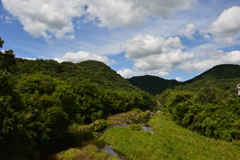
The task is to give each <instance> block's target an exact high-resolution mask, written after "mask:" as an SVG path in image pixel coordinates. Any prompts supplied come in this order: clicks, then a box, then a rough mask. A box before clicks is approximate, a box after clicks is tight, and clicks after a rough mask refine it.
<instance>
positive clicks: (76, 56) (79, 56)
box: [55, 51, 115, 64]
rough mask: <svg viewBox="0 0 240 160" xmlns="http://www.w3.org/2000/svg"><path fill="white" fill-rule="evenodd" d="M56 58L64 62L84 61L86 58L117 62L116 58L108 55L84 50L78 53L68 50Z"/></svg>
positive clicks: (111, 62)
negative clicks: (112, 58)
mask: <svg viewBox="0 0 240 160" xmlns="http://www.w3.org/2000/svg"><path fill="white" fill-rule="evenodd" d="M55 60H56V61H58V62H63V61H71V62H82V61H86V60H96V61H101V62H104V63H106V64H113V63H115V61H114V60H110V59H109V58H108V57H107V56H100V55H96V54H91V53H88V52H84V51H79V52H76V53H74V52H67V53H65V54H64V55H63V56H62V57H61V58H55Z"/></svg>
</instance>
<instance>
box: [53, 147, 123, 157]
mask: <svg viewBox="0 0 240 160" xmlns="http://www.w3.org/2000/svg"><path fill="white" fill-rule="evenodd" d="M53 159H55V160H76V159H79V160H81V159H82V160H83V159H84V160H119V158H117V157H115V156H109V155H108V153H107V152H105V151H99V149H98V148H97V147H96V146H94V145H92V144H89V145H87V146H86V147H84V148H83V149H82V150H80V149H78V148H71V149H68V150H66V151H63V152H60V153H58V154H56V155H55V156H54V157H53Z"/></svg>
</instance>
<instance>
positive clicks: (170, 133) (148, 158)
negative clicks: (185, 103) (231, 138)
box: [102, 114, 240, 160]
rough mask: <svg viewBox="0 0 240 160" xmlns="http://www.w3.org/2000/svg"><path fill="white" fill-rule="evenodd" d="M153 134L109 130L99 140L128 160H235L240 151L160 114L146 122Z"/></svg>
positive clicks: (227, 143) (238, 157) (120, 128)
mask: <svg viewBox="0 0 240 160" xmlns="http://www.w3.org/2000/svg"><path fill="white" fill-rule="evenodd" d="M149 123H150V125H151V126H152V127H153V133H150V132H146V131H132V130H131V129H130V128H124V127H119V128H112V129H110V130H108V131H106V132H105V134H104V135H103V137H102V139H104V140H105V141H107V142H108V143H110V144H111V145H113V147H115V149H117V150H119V151H120V152H122V153H123V154H125V155H126V156H127V157H128V158H130V159H132V160H161V159H169V160H238V159H240V154H239V153H240V148H239V147H237V146H235V145H233V144H231V143H229V142H225V141H220V140H215V139H211V138H206V137H203V136H201V135H199V134H197V133H193V132H191V131H189V130H187V129H184V128H182V127H180V126H178V125H176V124H174V122H172V121H169V120H167V119H166V118H165V117H163V116H162V115H161V114H157V115H155V116H154V117H153V118H152V119H151V120H150V122H149Z"/></svg>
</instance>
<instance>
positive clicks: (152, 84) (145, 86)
mask: <svg viewBox="0 0 240 160" xmlns="http://www.w3.org/2000/svg"><path fill="white" fill-rule="evenodd" d="M127 80H128V81H129V82H130V83H131V84H132V85H134V86H136V87H138V88H141V89H142V90H144V91H145V92H148V93H150V94H152V95H156V94H160V93H162V92H163V91H164V90H165V89H167V88H174V87H175V86H177V85H180V84H181V82H178V81H176V80H166V79H163V78H160V77H157V76H150V75H146V76H137V77H132V78H130V79H127Z"/></svg>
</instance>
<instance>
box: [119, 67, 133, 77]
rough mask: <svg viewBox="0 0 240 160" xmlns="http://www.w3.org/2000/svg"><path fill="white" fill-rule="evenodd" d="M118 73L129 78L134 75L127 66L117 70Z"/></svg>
mask: <svg viewBox="0 0 240 160" xmlns="http://www.w3.org/2000/svg"><path fill="white" fill-rule="evenodd" d="M117 73H118V74H120V75H121V76H122V77H124V78H130V77H132V76H133V75H134V72H133V71H132V70H130V69H128V68H123V69H121V70H119V71H117Z"/></svg>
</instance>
